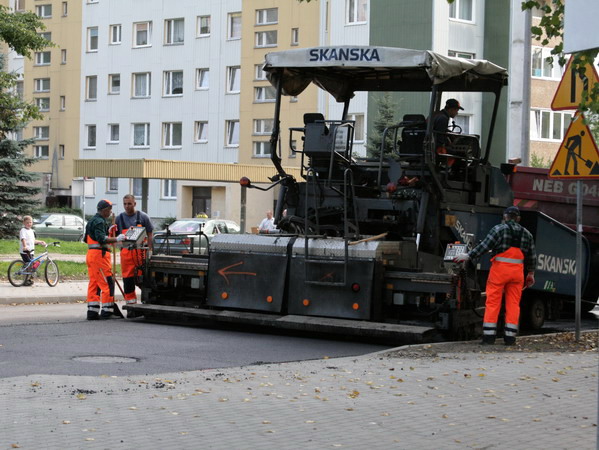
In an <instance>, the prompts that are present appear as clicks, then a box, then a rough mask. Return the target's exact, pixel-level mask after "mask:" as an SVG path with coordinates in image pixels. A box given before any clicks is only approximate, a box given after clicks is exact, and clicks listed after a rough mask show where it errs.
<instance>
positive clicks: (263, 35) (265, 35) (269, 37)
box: [256, 31, 277, 47]
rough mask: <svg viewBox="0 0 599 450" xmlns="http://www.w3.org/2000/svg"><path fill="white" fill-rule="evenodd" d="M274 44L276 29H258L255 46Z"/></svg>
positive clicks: (271, 45)
mask: <svg viewBox="0 0 599 450" xmlns="http://www.w3.org/2000/svg"><path fill="white" fill-rule="evenodd" d="M276 45H277V32H276V31H259V32H258V33H256V47H274V46H276Z"/></svg>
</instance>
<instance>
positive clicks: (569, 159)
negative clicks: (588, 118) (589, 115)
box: [549, 113, 599, 179]
mask: <svg viewBox="0 0 599 450" xmlns="http://www.w3.org/2000/svg"><path fill="white" fill-rule="evenodd" d="M549 176H550V177H551V178H570V179H583V178H599V150H597V145H596V144H595V140H594V139H593V135H592V134H591V130H589V127H588V126H587V125H586V124H585V123H584V116H583V115H582V113H581V114H577V115H576V116H575V117H574V120H572V123H571V124H570V126H569V127H568V131H567V133H566V136H565V137H564V140H563V141H562V144H561V145H560V147H559V150H558V151H557V155H555V159H554V160H553V164H551V168H550V169H549Z"/></svg>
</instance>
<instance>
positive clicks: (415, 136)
mask: <svg viewBox="0 0 599 450" xmlns="http://www.w3.org/2000/svg"><path fill="white" fill-rule="evenodd" d="M400 125H402V126H403V130H402V131H401V148H400V156H401V155H422V154H423V149H424V136H425V134H426V119H425V118H424V116H423V115H422V114H406V115H404V116H403V120H402V121H401V124H400Z"/></svg>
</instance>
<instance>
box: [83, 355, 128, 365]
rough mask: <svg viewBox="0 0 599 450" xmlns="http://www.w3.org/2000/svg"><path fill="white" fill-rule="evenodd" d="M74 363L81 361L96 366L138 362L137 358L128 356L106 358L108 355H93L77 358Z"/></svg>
mask: <svg viewBox="0 0 599 450" xmlns="http://www.w3.org/2000/svg"><path fill="white" fill-rule="evenodd" d="M73 361H80V362H86V363H95V364H120V363H133V362H137V361H138V359H137V358H130V357H128V356H106V355H91V356H75V357H74V358H73Z"/></svg>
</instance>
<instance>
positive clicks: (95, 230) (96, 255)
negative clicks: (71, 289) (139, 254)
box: [84, 200, 125, 320]
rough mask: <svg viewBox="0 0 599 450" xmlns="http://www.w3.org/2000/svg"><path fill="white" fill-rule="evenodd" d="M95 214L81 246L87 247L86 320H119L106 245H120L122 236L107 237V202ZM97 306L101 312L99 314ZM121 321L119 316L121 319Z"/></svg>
mask: <svg viewBox="0 0 599 450" xmlns="http://www.w3.org/2000/svg"><path fill="white" fill-rule="evenodd" d="M97 209H98V212H97V213H96V215H95V216H94V217H92V218H91V219H90V221H89V222H87V226H86V227H85V238H84V242H86V243H87V248H88V250H87V256H86V258H85V262H86V264H87V273H88V276H89V285H88V287H87V320H98V319H112V318H116V317H118V316H117V315H115V313H114V279H113V278H112V265H111V263H110V248H109V247H108V245H107V244H111V243H115V242H120V241H123V240H124V239H125V235H119V236H116V237H109V236H108V225H107V223H106V219H107V218H108V217H109V216H110V214H111V213H112V203H111V202H110V201H109V200H100V201H99V202H98V208H97ZM100 304H101V306H102V311H100ZM121 317H122V315H121Z"/></svg>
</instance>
